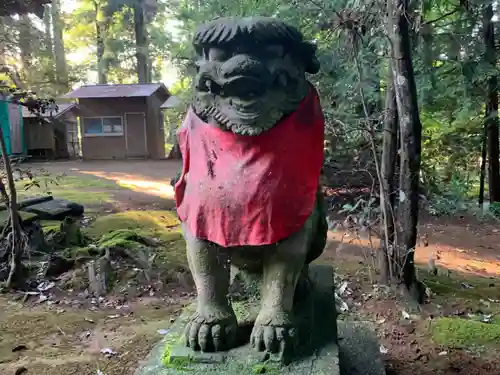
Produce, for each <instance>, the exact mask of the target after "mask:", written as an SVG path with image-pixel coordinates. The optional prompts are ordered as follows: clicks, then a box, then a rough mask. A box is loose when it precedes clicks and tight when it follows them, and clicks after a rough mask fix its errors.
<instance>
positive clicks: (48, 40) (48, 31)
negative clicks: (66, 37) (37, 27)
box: [43, 5, 55, 82]
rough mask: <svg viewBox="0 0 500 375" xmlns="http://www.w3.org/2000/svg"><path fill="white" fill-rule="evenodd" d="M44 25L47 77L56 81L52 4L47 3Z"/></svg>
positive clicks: (51, 80)
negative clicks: (47, 66)
mask: <svg viewBox="0 0 500 375" xmlns="http://www.w3.org/2000/svg"><path fill="white" fill-rule="evenodd" d="M43 25H44V51H45V55H46V57H47V59H48V65H49V69H48V70H47V77H48V79H49V81H50V82H54V80H55V76H54V60H55V59H54V44H53V42H52V14H51V9H50V5H45V12H44V13H43Z"/></svg>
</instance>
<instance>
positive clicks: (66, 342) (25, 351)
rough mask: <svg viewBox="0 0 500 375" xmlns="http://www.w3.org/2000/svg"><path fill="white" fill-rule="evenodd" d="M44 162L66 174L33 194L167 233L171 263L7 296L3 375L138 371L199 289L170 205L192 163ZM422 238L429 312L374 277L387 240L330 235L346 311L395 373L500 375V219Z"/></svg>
mask: <svg viewBox="0 0 500 375" xmlns="http://www.w3.org/2000/svg"><path fill="white" fill-rule="evenodd" d="M32 167H33V170H34V171H36V170H37V169H39V168H45V169H46V170H47V171H48V173H50V174H51V175H52V176H56V175H57V174H59V173H65V174H66V176H64V177H62V178H61V179H60V180H59V182H58V185H53V184H51V185H49V187H48V188H43V187H42V188H33V189H30V190H28V191H25V192H23V193H22V194H21V195H22V196H33V195H36V194H39V193H43V192H44V191H46V190H50V191H51V192H52V193H53V194H54V196H56V197H62V198H67V199H72V200H74V201H76V202H79V203H83V204H85V207H86V209H87V214H86V216H87V218H86V220H85V222H86V223H87V224H86V226H87V228H85V233H87V234H88V235H89V236H91V237H92V236H93V237H94V238H98V237H99V236H101V235H103V234H105V233H106V232H108V231H110V230H115V229H123V228H128V229H134V228H135V229H137V228H139V230H141V231H143V232H144V233H148V234H149V235H151V236H153V237H155V238H159V239H160V241H162V244H163V245H162V246H163V247H162V248H161V251H162V254H161V256H160V258H161V260H162V263H161V267H163V268H162V270H161V271H158V272H156V273H154V275H155V277H154V278H153V279H152V280H151V279H149V280H145V279H144V277H141V274H140V272H139V271H138V270H137V268H134V267H128V268H127V267H125V268H126V269H125V270H124V271H123V275H122V277H121V280H122V281H123V282H121V283H117V285H116V286H115V288H114V291H113V292H112V293H111V294H110V295H108V296H106V297H105V298H92V296H89V295H88V293H86V292H85V290H84V288H82V285H80V284H81V283H82V281H81V280H82V277H80V278H79V277H78V272H77V271H75V272H73V273H71V274H69V275H63V277H61V278H59V279H58V280H57V281H56V283H55V286H54V285H52V286H51V288H50V289H47V290H45V291H44V292H43V293H40V294H39V295H37V296H30V295H29V294H26V293H24V292H18V293H14V294H9V295H4V296H2V297H0V330H1V332H2V334H1V335H0V374H2V375H3V374H5V375H11V374H12V375H14V374H16V375H20V374H23V373H26V374H27V375H29V374H37V375H49V374H50V375H53V374H58V375H70V374H79V375H91V374H92V375H95V374H104V375H132V374H133V373H134V370H135V368H136V366H137V363H138V361H140V360H142V359H144V357H145V356H146V354H147V353H148V351H149V350H150V349H151V348H152V346H153V345H154V343H155V342H157V341H158V340H160V339H161V336H162V334H165V332H166V330H168V327H169V325H170V324H171V322H172V321H173V320H174V319H175V317H176V316H177V315H178V313H179V312H180V311H181V310H182V307H183V306H185V305H186V304H188V303H190V301H192V299H193V297H194V294H193V286H192V282H191V280H190V279H189V277H187V276H186V268H187V266H186V264H185V263H186V262H185V258H184V247H183V242H182V238H181V237H180V235H179V230H178V223H177V222H176V221H175V217H174V216H173V215H171V212H170V211H169V210H171V209H172V208H173V207H174V202H173V190H172V188H171V186H170V184H169V180H170V178H171V177H172V176H173V175H174V174H175V173H176V172H177V171H178V170H179V168H180V165H179V164H178V163H175V162H166V161H162V162H127V163H121V162H99V163H97V162H92V163H81V162H61V163H38V164H33V166H32ZM45 180H48V179H47V178H45ZM20 186H21V185H20ZM497 228H498V229H497ZM143 232H141V233H143ZM419 239H420V240H419V246H418V247H417V249H416V260H417V263H418V264H419V278H420V279H421V280H423V282H424V283H425V284H426V285H427V287H428V289H429V293H428V298H427V300H426V302H425V304H423V305H422V306H421V309H420V311H417V310H416V309H415V308H414V307H413V306H408V305H407V304H405V303H402V302H401V301H400V300H399V299H397V298H395V296H394V295H393V294H392V293H391V292H390V291H388V290H385V289H384V288H381V287H376V286H374V283H375V281H376V278H377V275H376V274H375V272H374V267H373V256H372V253H374V252H372V251H371V247H373V248H376V243H375V242H376V241H372V242H373V243H372V245H371V246H370V241H369V240H368V239H367V238H360V237H359V236H357V235H355V234H353V233H350V234H348V235H346V234H345V233H341V232H335V233H330V238H329V242H328V246H327V248H326V250H325V252H324V254H323V255H322V257H321V258H320V259H319V260H318V261H319V262H323V263H328V264H333V265H334V267H335V269H336V274H337V277H336V278H337V287H338V294H339V297H340V299H341V302H340V301H339V302H340V307H341V308H342V309H341V310H343V311H342V313H341V318H342V319H357V320H359V319H361V320H363V321H369V322H371V323H372V324H373V328H374V330H375V331H376V332H377V334H378V336H379V339H380V344H381V352H382V353H383V354H382V355H383V357H384V359H385V361H386V364H387V370H388V374H389V375H391V374H398V375H410V374H411V375H415V374H419V375H427V374H429V375H430V374H464V375H465V374H467V375H479V374H484V375H486V374H488V375H497V374H500V362H499V361H498V355H499V354H500V345H499V344H498V343H500V226H499V225H498V223H496V222H484V221H481V220H478V219H476V218H474V217H465V216H464V217H453V218H450V217H441V218H434V217H422V218H421V223H420V228H419ZM431 256H433V257H435V258H438V259H437V260H436V264H437V265H438V266H439V269H438V274H437V275H431V274H429V273H428V272H427V270H426V264H427V262H428V259H429V257H431ZM161 267H160V266H159V268H161ZM80 276H81V275H80ZM43 289H44V288H42V290H43ZM99 371H100V372H99Z"/></svg>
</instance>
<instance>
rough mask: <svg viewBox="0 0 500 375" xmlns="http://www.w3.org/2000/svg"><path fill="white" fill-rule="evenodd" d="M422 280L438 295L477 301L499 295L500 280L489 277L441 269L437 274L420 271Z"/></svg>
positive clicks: (494, 297)
mask: <svg viewBox="0 0 500 375" xmlns="http://www.w3.org/2000/svg"><path fill="white" fill-rule="evenodd" d="M420 275H421V278H422V280H423V281H424V282H425V284H426V285H427V286H428V287H429V288H430V289H431V290H432V292H433V293H435V294H436V295H437V296H438V297H446V298H459V299H464V300H470V301H471V302H477V301H479V300H481V299H485V300H487V299H488V298H492V299H496V298H498V297H499V293H498V285H497V284H498V280H496V279H491V278H488V277H480V276H473V275H467V274H460V273H457V272H450V273H448V272H447V270H443V269H439V272H438V274H437V275H431V274H429V273H427V272H425V271H423V272H420Z"/></svg>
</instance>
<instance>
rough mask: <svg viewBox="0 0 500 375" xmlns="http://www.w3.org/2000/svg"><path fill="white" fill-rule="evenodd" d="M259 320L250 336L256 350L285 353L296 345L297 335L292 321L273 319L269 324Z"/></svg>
mask: <svg viewBox="0 0 500 375" xmlns="http://www.w3.org/2000/svg"><path fill="white" fill-rule="evenodd" d="M259 320H260V319H259V318H257V321H256V323H255V325H254V327H253V330H252V335H251V336H250V344H251V345H252V347H253V348H254V349H255V350H257V351H259V352H261V351H268V352H270V353H284V352H285V351H288V350H289V349H290V348H291V347H293V346H294V345H295V341H296V336H297V333H296V329H295V328H294V327H293V325H292V324H291V320H290V319H282V318H280V319H271V320H270V321H269V323H268V322H266V323H259Z"/></svg>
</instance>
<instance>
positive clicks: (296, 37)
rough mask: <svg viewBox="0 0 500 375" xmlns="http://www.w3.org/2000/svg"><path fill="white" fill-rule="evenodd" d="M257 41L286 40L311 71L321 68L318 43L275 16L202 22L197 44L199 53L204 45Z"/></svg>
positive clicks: (287, 46) (194, 40) (195, 40)
mask: <svg viewBox="0 0 500 375" xmlns="http://www.w3.org/2000/svg"><path fill="white" fill-rule="evenodd" d="M247 43H257V44H282V45H283V46H284V47H285V48H286V49H287V50H288V52H289V53H291V54H293V55H294V56H295V57H296V58H297V59H299V60H302V61H303V62H304V66H305V68H306V72H307V73H311V74H315V73H317V72H318V71H319V61H318V59H317V58H316V46H315V45H314V44H312V43H309V42H306V41H304V38H303V36H302V33H301V32H300V31H298V30H297V29H296V28H295V27H293V26H291V25H288V24H286V23H284V22H283V21H280V20H278V19H275V18H271V17H245V18H237V17H221V18H216V19H214V20H212V21H210V22H207V23H205V24H203V25H201V26H199V27H198V28H197V29H196V31H195V34H194V38H193V45H194V47H195V49H196V52H197V53H198V54H201V53H202V51H203V49H206V48H210V47H217V46H224V47H229V48H231V46H234V45H244V44H247Z"/></svg>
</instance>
